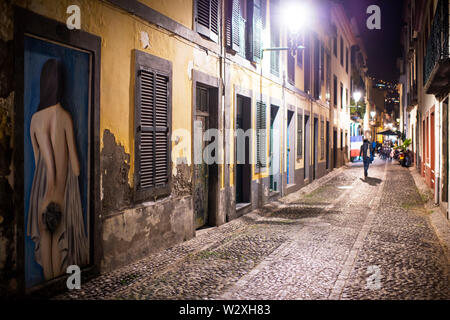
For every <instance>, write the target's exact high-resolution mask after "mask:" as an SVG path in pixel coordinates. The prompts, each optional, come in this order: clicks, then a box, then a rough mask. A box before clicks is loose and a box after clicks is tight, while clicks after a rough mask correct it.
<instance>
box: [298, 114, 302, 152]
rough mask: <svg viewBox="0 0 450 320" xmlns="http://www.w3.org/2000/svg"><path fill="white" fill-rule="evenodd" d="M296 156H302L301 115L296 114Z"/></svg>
mask: <svg viewBox="0 0 450 320" xmlns="http://www.w3.org/2000/svg"><path fill="white" fill-rule="evenodd" d="M297 156H298V157H299V158H301V157H303V115H302V114H297Z"/></svg>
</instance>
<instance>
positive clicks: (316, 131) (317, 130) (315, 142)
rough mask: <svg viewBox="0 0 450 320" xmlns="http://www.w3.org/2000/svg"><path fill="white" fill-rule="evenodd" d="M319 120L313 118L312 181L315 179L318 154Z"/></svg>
mask: <svg viewBox="0 0 450 320" xmlns="http://www.w3.org/2000/svg"><path fill="white" fill-rule="evenodd" d="M318 136H319V120H318V119H317V118H314V150H313V152H314V154H313V159H314V160H313V180H315V179H316V177H317V161H318V160H317V158H318V154H319V143H318V140H319V137H318Z"/></svg>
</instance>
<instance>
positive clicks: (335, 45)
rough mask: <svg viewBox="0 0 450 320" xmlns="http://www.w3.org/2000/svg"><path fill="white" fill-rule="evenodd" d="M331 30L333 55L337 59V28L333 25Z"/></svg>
mask: <svg viewBox="0 0 450 320" xmlns="http://www.w3.org/2000/svg"><path fill="white" fill-rule="evenodd" d="M331 28H332V30H333V31H332V32H333V54H334V56H335V57H336V58H337V28H336V26H335V25H334V24H333V25H332V26H331Z"/></svg>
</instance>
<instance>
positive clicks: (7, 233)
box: [0, 1, 17, 296]
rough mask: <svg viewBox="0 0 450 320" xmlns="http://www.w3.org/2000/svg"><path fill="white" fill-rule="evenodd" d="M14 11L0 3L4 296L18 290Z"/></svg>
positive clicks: (0, 263)
mask: <svg viewBox="0 0 450 320" xmlns="http://www.w3.org/2000/svg"><path fill="white" fill-rule="evenodd" d="M13 31H14V30H13V10H12V6H11V2H10V1H0V296H5V295H6V294H7V293H13V292H15V291H16V289H17V280H16V278H17V271H16V260H17V256H16V246H15V230H16V221H15V216H14V204H13V192H14V181H13V172H14V168H13V164H12V152H13V145H14V141H13V131H14V123H13V112H14V69H13V65H14V56H13V41H12V40H13Z"/></svg>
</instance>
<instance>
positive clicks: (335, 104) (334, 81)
mask: <svg viewBox="0 0 450 320" xmlns="http://www.w3.org/2000/svg"><path fill="white" fill-rule="evenodd" d="M337 94H338V91H337V77H336V76H335V75H333V105H334V106H335V107H336V106H337V102H338V97H337Z"/></svg>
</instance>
